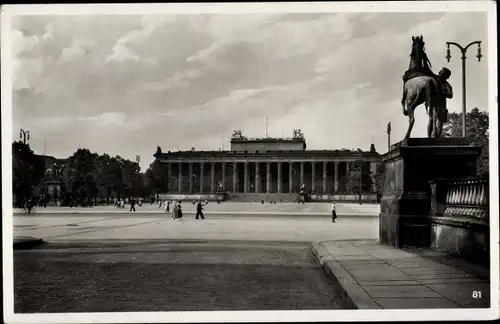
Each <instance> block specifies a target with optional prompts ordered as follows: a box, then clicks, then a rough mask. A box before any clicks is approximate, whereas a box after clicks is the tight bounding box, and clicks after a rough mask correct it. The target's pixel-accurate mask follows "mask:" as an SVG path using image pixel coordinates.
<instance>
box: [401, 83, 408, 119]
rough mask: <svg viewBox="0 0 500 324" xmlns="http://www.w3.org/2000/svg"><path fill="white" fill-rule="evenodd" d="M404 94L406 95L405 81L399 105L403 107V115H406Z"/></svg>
mask: <svg viewBox="0 0 500 324" xmlns="http://www.w3.org/2000/svg"><path fill="white" fill-rule="evenodd" d="M406 96H407V90H406V83H404V84H403V96H402V98H401V106H402V107H403V115H405V116H408V111H407V110H406Z"/></svg>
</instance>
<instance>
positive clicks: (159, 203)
mask: <svg viewBox="0 0 500 324" xmlns="http://www.w3.org/2000/svg"><path fill="white" fill-rule="evenodd" d="M158 208H161V199H159V200H158Z"/></svg>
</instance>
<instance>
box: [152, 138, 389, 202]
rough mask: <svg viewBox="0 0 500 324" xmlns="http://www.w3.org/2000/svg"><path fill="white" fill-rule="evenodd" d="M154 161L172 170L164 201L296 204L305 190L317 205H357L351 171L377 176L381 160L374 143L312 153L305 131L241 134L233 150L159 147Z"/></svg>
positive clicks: (368, 195)
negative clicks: (220, 196) (217, 198)
mask: <svg viewBox="0 0 500 324" xmlns="http://www.w3.org/2000/svg"><path fill="white" fill-rule="evenodd" d="M154 157H155V158H156V160H157V162H159V163H161V164H163V165H165V168H166V169H167V172H166V173H167V179H166V181H167V192H164V193H161V195H162V196H164V197H167V198H169V197H170V198H178V199H189V197H190V196H192V197H198V198H207V197H208V198H209V197H212V196H213V194H215V193H217V192H225V193H227V197H228V198H229V199H233V200H243V201H252V200H253V201H259V200H260V199H268V198H269V199H273V198H274V199H280V200H283V201H294V200H296V197H297V194H298V192H299V189H300V186H301V185H305V187H306V191H307V193H308V196H309V197H310V198H311V199H312V200H331V199H336V200H341V201H342V200H344V201H346V200H355V201H357V200H358V197H359V195H358V194H357V193H354V192H349V189H348V186H347V175H348V174H349V170H350V168H351V167H352V166H353V165H355V164H357V165H358V166H359V165H360V164H361V166H362V167H361V170H362V172H363V173H364V174H365V175H367V174H370V172H371V174H372V175H373V174H375V169H376V165H377V164H378V163H379V162H380V161H381V156H380V155H379V153H377V152H376V151H375V148H374V146H373V144H372V145H371V148H370V150H369V151H362V150H360V149H358V150H356V151H352V150H346V149H343V150H307V149H306V140H305V138H304V136H303V135H302V133H301V132H300V130H294V132H293V137H292V138H269V137H267V138H246V137H244V136H242V135H241V131H235V132H234V134H233V136H232V138H231V148H230V150H229V151H224V150H219V151H197V150H195V149H192V150H190V151H177V152H170V151H168V152H162V151H161V148H160V147H158V149H157V152H156V154H154ZM363 178H365V179H366V177H360V181H362V179H363ZM368 179H369V178H368ZM362 187H363V188H364V189H363V191H364V192H363V200H366V201H374V200H376V194H375V190H374V186H371V185H369V184H365V185H363V186H362ZM181 196H182V197H181ZM200 196H201V197H200Z"/></svg>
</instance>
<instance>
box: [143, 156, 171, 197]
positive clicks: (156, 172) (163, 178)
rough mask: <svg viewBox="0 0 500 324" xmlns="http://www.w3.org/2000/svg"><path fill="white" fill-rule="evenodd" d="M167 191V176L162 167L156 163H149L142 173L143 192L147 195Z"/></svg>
mask: <svg viewBox="0 0 500 324" xmlns="http://www.w3.org/2000/svg"><path fill="white" fill-rule="evenodd" d="M167 189H168V174H167V171H166V168H165V166H164V165H162V164H161V163H160V162H158V161H154V162H153V163H151V165H150V166H149V168H148V169H147V170H146V172H145V173H144V190H145V191H146V192H147V193H148V194H153V193H156V192H159V191H166V190H167Z"/></svg>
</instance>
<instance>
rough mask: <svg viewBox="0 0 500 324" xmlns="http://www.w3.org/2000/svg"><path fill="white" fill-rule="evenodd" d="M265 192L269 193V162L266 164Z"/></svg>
mask: <svg viewBox="0 0 500 324" xmlns="http://www.w3.org/2000/svg"><path fill="white" fill-rule="evenodd" d="M266 192H271V162H267V163H266Z"/></svg>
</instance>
